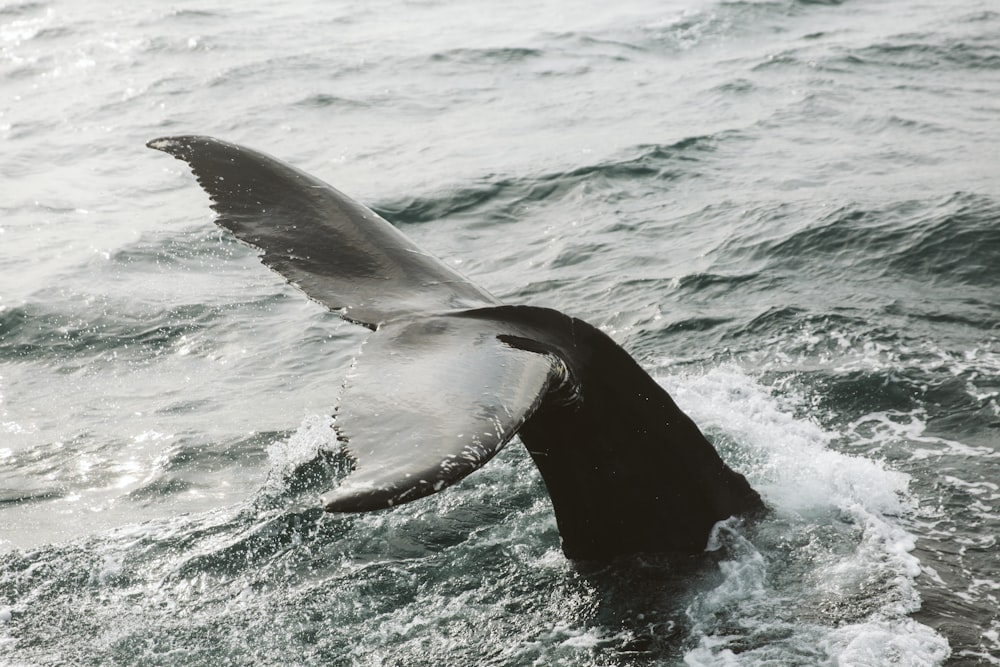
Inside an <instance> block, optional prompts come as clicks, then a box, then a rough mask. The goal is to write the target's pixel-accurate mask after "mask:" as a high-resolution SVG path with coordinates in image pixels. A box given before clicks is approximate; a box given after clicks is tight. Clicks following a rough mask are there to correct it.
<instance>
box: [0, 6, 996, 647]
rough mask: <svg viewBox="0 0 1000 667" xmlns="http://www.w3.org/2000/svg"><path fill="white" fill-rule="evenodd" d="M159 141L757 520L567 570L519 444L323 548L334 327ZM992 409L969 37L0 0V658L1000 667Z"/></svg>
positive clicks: (986, 38) (986, 122)
mask: <svg viewBox="0 0 1000 667" xmlns="http://www.w3.org/2000/svg"><path fill="white" fill-rule="evenodd" d="M181 133H198V134H208V135H213V136H217V137H220V138H223V139H227V140H230V141H234V142H237V143H243V144H246V145H249V146H252V147H255V148H258V149H260V150H264V151H266V152H268V153H271V154H273V155H275V156H277V157H279V158H281V159H283V160H286V161H288V162H290V163H292V164H294V165H296V166H298V167H300V168H302V169H304V170H306V171H308V172H310V173H313V174H315V175H316V176H318V177H320V178H322V179H324V180H326V181H328V182H329V183H331V184H333V185H334V186H336V187H337V188H339V189H341V190H342V191H344V192H346V193H348V194H350V195H351V196H353V197H355V198H357V199H358V200H360V201H362V202H365V203H367V204H368V205H370V206H372V207H373V208H375V209H376V210H377V211H378V212H380V213H381V214H382V215H383V216H384V217H386V218H387V219H389V220H390V221H392V222H393V223H394V224H396V225H397V226H398V227H399V228H400V229H401V230H403V231H404V233H406V234H407V235H409V236H410V237H412V238H413V239H414V240H416V242H417V243H419V244H420V245H421V246H422V247H424V248H426V249H427V250H428V251H430V252H432V253H434V254H435V255H437V256H438V257H440V258H442V259H443V260H444V261H446V262H447V263H448V264H449V265H451V266H454V267H455V268H457V269H458V270H459V271H461V272H462V273H464V274H465V275H467V276H469V277H470V278H471V279H473V280H474V281H476V282H477V283H478V284H480V285H482V286H483V287H485V288H486V289H488V290H489V291H491V292H492V293H493V294H496V295H497V296H498V297H500V298H502V299H503V300H505V301H508V302H512V303H527V304H532V305H539V306H549V307H553V308H557V309H559V310H562V311H564V312H567V313H569V314H572V315H575V316H577V317H581V318H583V319H585V320H587V321H589V322H591V323H593V324H594V325H596V326H599V327H600V328H601V329H603V330H604V331H606V332H607V333H608V334H609V335H611V336H612V337H613V338H615V339H616V340H617V341H618V342H619V343H620V344H622V345H623V346H624V347H625V348H626V349H628V350H629V351H630V352H631V353H632V354H633V355H634V356H635V357H636V359H637V360H638V361H639V362H640V363H641V364H642V365H643V366H644V367H645V368H646V369H647V370H648V371H649V372H650V373H651V374H652V375H653V376H654V377H655V378H656V379H657V380H658V381H659V382H660V383H661V384H662V385H663V386H664V387H665V388H666V389H667V390H668V391H669V392H670V393H671V394H672V395H673V396H674V398H675V399H676V400H677V402H678V403H679V404H680V405H681V407H682V408H683V409H684V410H686V411H687V412H688V413H689V414H690V415H691V416H692V417H693V418H694V419H695V421H696V422H697V423H698V424H699V425H700V426H701V427H702V429H703V430H704V431H705V432H706V433H707V434H708V435H709V436H710V438H711V439H712V440H713V441H714V442H715V443H716V445H717V446H718V448H719V450H720V452H721V453H722V455H723V457H724V458H725V459H726V461H727V462H729V464H730V465H731V466H732V467H734V468H735V469H737V470H738V471H740V472H742V473H744V474H745V475H746V476H747V477H748V479H749V480H750V481H751V483H752V484H753V485H754V486H755V487H756V488H757V489H758V490H759V491H760V492H761V494H762V495H763V497H764V498H765V500H766V502H767V504H768V506H769V507H770V509H771V512H770V514H769V515H768V516H767V517H766V518H765V519H764V520H762V521H760V522H758V523H756V524H753V525H748V524H743V523H740V522H738V521H731V522H728V523H725V524H722V525H720V526H719V528H718V531H717V533H716V535H715V537H714V538H713V540H712V543H711V545H710V549H711V550H710V551H709V552H707V553H706V554H704V555H703V556H698V557H696V558H693V559H690V560H689V561H678V560H676V559H670V560H669V562H663V561H661V559H654V558H640V559H632V560H627V561H624V562H621V563H617V564H615V565H613V566H610V567H608V568H606V569H604V570H598V571H589V570H584V569H581V568H578V567H576V566H575V565H574V564H573V563H572V562H570V561H567V560H566V559H565V558H564V556H563V555H562V552H561V551H560V548H559V535H558V532H557V530H556V525H555V521H554V518H553V515H552V510H551V507H550V504H549V500H548V497H547V495H546V493H545V491H544V487H543V484H542V481H541V479H540V477H539V475H538V473H537V471H536V470H535V468H534V466H533V465H532V463H531V461H530V459H529V457H528V455H527V453H526V452H525V451H524V448H523V447H522V446H521V445H520V444H519V442H518V441H516V440H515V441H514V442H513V443H511V445H510V446H508V447H507V449H505V450H504V451H503V452H502V453H501V454H500V455H499V456H498V457H497V458H496V459H494V460H493V461H492V462H490V463H489V464H488V465H487V466H486V467H485V468H483V469H482V470H481V471H479V472H477V473H475V474H473V475H471V476H470V477H468V478H467V479H466V480H464V481H463V482H462V483H460V484H459V485H457V486H454V487H452V488H450V489H448V490H446V491H445V492H443V493H440V494H437V495H436V496H433V497H430V498H427V499H424V500H421V501H419V502H415V503H412V504H409V505H405V506H402V507H399V508H397V509H395V510H393V511H387V512H380V513H373V514H367V515H352V516H334V515H326V514H324V513H322V512H321V511H320V510H319V507H320V505H319V498H320V496H322V495H323V494H324V493H325V492H327V491H329V490H330V489H331V488H333V487H334V486H335V485H336V484H337V483H338V482H339V480H340V479H341V478H342V477H343V476H344V474H345V468H346V462H345V461H344V459H343V455H342V454H340V453H339V447H338V444H337V441H336V439H335V437H334V432H333V429H332V428H331V426H332V424H333V418H332V417H331V415H332V414H333V412H334V407H335V405H336V402H337V398H338V395H339V392H340V387H341V385H342V382H343V378H344V376H345V374H346V373H347V372H348V370H349V368H350V365H351V362H352V359H353V357H354V355H355V354H356V353H357V351H358V350H359V348H360V346H361V344H362V342H363V341H364V339H365V337H366V335H367V332H366V330H364V329H362V328H360V327H355V326H352V325H350V324H348V323H345V322H342V321H341V320H340V319H339V318H338V317H337V316H336V315H335V314H333V313H330V312H327V311H326V310H324V309H323V308H322V307H321V306H319V305H318V304H316V303H314V302H311V301H309V300H308V299H306V298H305V297H304V296H303V295H302V294H301V293H300V292H298V291H297V290H296V289H295V288H293V287H291V286H288V285H287V284H285V283H284V281H283V280H282V279H281V278H280V277H279V276H278V275H276V274H274V273H272V272H270V271H269V270H267V269H266V268H265V267H263V266H262V265H261V264H260V263H259V262H258V261H257V259H256V256H255V253H254V252H253V251H252V250H251V249H249V248H246V247H244V246H242V245H240V244H239V243H237V242H236V241H235V239H234V238H232V237H231V236H230V235H229V234H227V233H223V232H221V231H220V230H219V229H218V228H217V227H216V226H215V225H214V224H213V223H212V212H211V211H210V210H209V208H208V199H207V197H206V196H205V195H204V194H203V193H202V191H201V190H200V188H199V187H198V186H197V184H196V183H195V181H194V179H193V178H192V176H191V175H190V173H189V172H188V170H187V168H186V166H185V165H183V164H182V163H180V162H177V161H176V160H172V159H170V158H169V156H166V155H163V154H162V153H158V152H155V151H151V150H148V149H147V148H145V147H144V144H145V142H146V141H148V140H150V139H153V138H155V137H159V136H164V135H171V134H181ZM998 397H1000V5H998V4H997V2H996V0H921V1H919V2H903V1H902V0H867V1H866V0H844V1H843V2H838V1H835V0H828V1H825V2H824V1H819V0H814V1H806V0H770V1H749V0H747V1H720V0H677V1H674V2H667V1H661V2H656V1H653V0H618V1H616V2H610V3H609V2H605V1H600V2H598V1H595V0H576V1H574V2H569V1H561V2H541V3H539V2H535V1H532V2H528V1H527V0H507V1H505V2H492V1H491V2H486V1H483V0H466V1H462V2H458V1H445V0H372V1H369V2H343V1H320V0H290V1H287V2H273V1H268V2H264V1H262V0H246V1H244V2H240V3H232V2H222V1H221V0H198V1H197V2H195V1H192V0H174V1H172V2H158V1H154V0H130V1H128V2H125V1H114V0H90V1H88V2H77V1H76V0H39V1H37V2H30V1H28V2H24V1H15V2H11V1H9V0H0V664H2V665H6V666H27V665H279V664H280V665H371V666H375V665H400V666H414V665H428V666H429V665H497V666H498V665H509V666H522V665H540V666H541V665H567V666H571V665H572V666H576V665H621V666H639V665H691V666H696V665H697V666H701V665H706V666H707V665H726V666H732V665H740V666H742V665H831V666H832V665H845V666H846V665H851V666H853V665H873V666H876V665H879V666H880V665H1000V544H998V537H997V536H998V533H1000V404H998V401H1000V398H998ZM607 418H608V419H611V420H613V419H616V415H607ZM594 492H595V493H600V489H595V491H594ZM665 529H668V527H665Z"/></svg>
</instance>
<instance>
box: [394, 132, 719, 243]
mask: <svg viewBox="0 0 1000 667" xmlns="http://www.w3.org/2000/svg"><path fill="white" fill-rule="evenodd" d="M738 136H739V134H738V133H736V132H721V133H719V134H717V135H706V136H691V137H686V138H684V139H681V140H679V141H675V142H672V143H669V144H643V145H639V146H635V147H633V148H632V149H630V150H629V151H627V152H626V154H625V155H623V156H621V157H618V158H609V159H607V160H605V161H602V162H599V163H594V164H587V165H581V166H578V167H574V168H571V169H567V170H563V171H555V172H548V173H542V174H536V175H533V176H530V177H510V176H499V175H498V176H494V177H491V178H490V179H489V180H484V181H481V182H479V183H474V184H472V185H468V186H464V187H459V188H454V189H450V190H448V191H446V192H444V193H441V194H439V195H437V196H428V197H413V198H408V199H404V200H400V201H396V202H383V203H380V204H377V205H376V206H375V210H376V211H377V212H378V213H379V214H380V215H382V216H384V217H385V218H387V219H388V220H390V221H392V222H393V223H395V224H403V225H405V224H416V223H423V222H432V221H436V220H443V219H446V218H449V217H453V216H457V215H466V214H472V213H475V214H477V220H478V221H479V222H478V223H477V224H478V225H481V226H492V225H495V224H502V223H504V222H510V221H513V220H516V219H517V218H516V217H515V215H514V213H515V212H516V211H517V209H518V207H520V206H526V205H529V204H533V203H538V202H546V201H559V200H560V199H562V198H564V197H566V196H567V195H568V194H569V193H571V192H572V191H574V189H575V188H578V187H580V186H582V185H584V184H586V185H588V186H595V185H596V186H602V185H603V186H608V185H609V184H611V183H622V184H624V183H628V184H632V183H634V182H635V181H637V180H643V179H655V180H657V181H660V182H663V181H670V180H674V179H678V178H682V177H693V176H696V175H697V168H698V164H699V163H700V162H702V161H703V160H704V159H706V158H708V157H709V156H710V155H711V154H712V153H713V152H714V150H715V146H716V144H717V143H720V142H728V141H730V140H733V139H735V138H737V137H738Z"/></svg>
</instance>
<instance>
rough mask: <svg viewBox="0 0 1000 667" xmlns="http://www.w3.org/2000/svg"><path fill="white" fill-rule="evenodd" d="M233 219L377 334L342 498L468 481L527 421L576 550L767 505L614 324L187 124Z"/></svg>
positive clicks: (653, 548)
mask: <svg viewBox="0 0 1000 667" xmlns="http://www.w3.org/2000/svg"><path fill="white" fill-rule="evenodd" d="M148 145H149V146H150V147H151V148H155V149H158V150H161V151H165V152H167V153H169V154H171V155H173V156H174V157H176V158H179V159H181V160H184V161H186V162H187V163H188V164H189V165H190V166H191V169H192V170H193V171H194V174H195V176H196V177H197V179H198V182H199V183H200V184H201V186H202V187H203V188H204V189H205V190H206V191H207V192H208V194H209V196H210V197H211V198H212V208H213V209H214V210H215V211H216V212H217V214H218V217H217V219H216V222H217V223H218V224H219V225H221V226H222V227H224V228H226V229H228V230H230V231H231V232H233V234H235V235H236V237H237V238H238V239H240V240H241V241H244V242H246V243H248V244H250V245H252V246H254V247H256V248H258V249H259V250H260V251H261V260H262V261H263V263H264V264H266V265H267V266H269V267H271V268H272V269H274V270H275V271H277V272H278V273H280V274H281V275H282V276H284V277H285V278H286V279H287V280H289V281H290V282H291V283H292V284H294V285H296V286H297V287H299V288H300V289H301V290H302V291H303V292H305V293H306V294H307V295H308V296H310V297H311V298H313V299H315V300H316V301H318V302H320V303H321V304H323V305H325V306H327V307H328V308H330V309H333V310H336V311H338V312H339V313H340V314H341V315H342V316H343V317H344V318H345V319H347V320H350V321H351V322H355V323H357V324H361V325H364V326H366V327H368V328H370V329H372V330H374V331H375V332H376V334H375V335H373V336H372V337H371V338H370V339H369V340H368V341H367V342H366V344H365V345H364V346H363V350H362V353H361V354H360V355H359V358H358V360H357V363H356V366H355V369H354V371H353V372H352V374H351V375H350V376H349V377H348V379H347V381H346V383H345V388H344V392H343V396H342V398H341V401H340V404H339V406H338V408H337V428H338V434H339V437H340V438H341V440H342V441H343V443H344V446H345V447H346V449H347V451H348V453H349V454H350V455H351V457H352V458H353V459H354V461H355V464H356V465H355V471H354V472H353V473H352V474H351V475H350V476H349V477H348V478H347V479H346V480H345V481H344V483H343V484H342V485H341V486H340V487H338V488H337V489H335V490H334V491H333V493H332V494H331V495H330V496H329V497H328V498H327V501H326V503H327V504H326V509H327V510H329V511H331V512H361V511H368V510H376V509H382V508H386V507H391V506H393V505H396V504H399V503H404V502H409V501H411V500H415V499H417V498H420V497H422V496H426V495H429V494H431V493H434V492H436V491H439V490H441V489H442V488H444V487H446V486H448V485H450V484H454V483H455V482H457V481H459V480H460V479H462V478H463V477H465V476H466V475H468V474H469V473H470V472H472V471H473V470H475V469H477V468H479V467H480V466H482V465H483V464H484V463H486V461H488V460H489V459H490V458H491V457H492V456H493V455H494V454H496V453H497V452H498V451H499V450H500V449H501V448H502V447H503V446H504V445H505V444H506V443H507V442H508V441H510V439H511V438H513V437H514V435H515V434H519V435H520V437H521V441H522V442H523V443H524V444H525V446H526V447H527V449H528V451H529V452H530V453H531V456H532V458H533V459H534V461H535V464H536V465H537V466H538V469H539V470H540V471H541V474H542V478H543V479H544V481H545V485H546V487H547V488H548V492H549V495H550V497H551V499H552V505H553V507H554V509H555V514H556V520H557V523H558V526H559V533H560V535H561V536H562V545H563V551H564V552H565V554H566V555H567V556H568V557H569V558H574V559H582V560H606V559H610V558H614V557H615V556H620V555H627V554H635V553H650V552H656V553H695V552H698V551H701V550H703V549H704V548H705V545H706V542H707V540H708V537H709V533H710V532H711V529H712V526H713V525H714V524H715V523H716V522H717V521H720V520H723V519H726V518H728V517H730V516H733V515H739V514H747V513H753V512H756V511H757V510H759V509H761V508H762V501H761V499H760V496H759V495H758V494H757V492H756V491H754V490H753V489H752V488H751V487H750V485H749V484H748V483H747V481H746V479H745V478H744V477H743V476H742V475H740V474H738V473H736V472H734V471H733V470H732V469H730V468H729V467H728V466H727V465H726V464H725V463H724V462H723V461H722V459H721V458H720V457H719V455H718V453H717V452H716V451H715V449H714V448H713V447H712V445H711V444H710V443H709V442H708V440H706V439H705V437H704V436H703V435H702V433H701V432H700V431H699V430H698V427H697V426H695V424H694V422H692V421H691V419H690V418H688V416H687V415H685V414H684V413H683V412H682V411H681V410H680V409H679V408H678V407H677V405H676V404H675V403H674V401H673V400H672V399H671V398H670V396H669V395H668V394H667V392H666V391H664V390H663V389H662V388H661V387H660V386H659V385H658V384H657V383H656V382H655V381H654V380H653V379H652V378H650V377H649V375H647V374H646V373H645V372H644V371H643V370H642V369H641V368H640V367H639V365H638V364H637V363H636V362H635V361H634V360H633V359H632V358H631V357H630V356H629V355H628V354H627V353H626V352H625V351H624V350H623V349H622V348H621V347H619V346H618V345H617V344H616V343H614V342H613V341H612V340H611V339H610V338H608V337H607V336H606V335H605V334H603V333H602V332H600V331H599V330H597V329H596V328H594V327H592V326H591V325H589V324H587V323H586V322H583V321H581V320H578V319H575V318H572V317H569V316H567V315H563V314H562V313H559V312H557V311H555V310H549V309H545V308H535V307H529V306H509V305H504V304H502V303H501V302H500V301H499V300H498V299H496V298H495V297H493V296H492V295H490V294H489V293H488V292H486V291H485V290H483V289H482V288H480V287H478V286H477V285H475V284H473V283H471V282H470V281H469V280H467V279H466V278H465V277H463V276H461V275H459V274H458V273H456V272H454V271H452V270H451V269H449V268H448V267H447V266H445V265H444V264H442V263H441V262H440V261H438V260H437V259H435V258H434V257H433V256H431V255H429V254H427V253H426V252H424V251H423V250H421V249H420V248H419V247H417V246H416V245H415V244H414V243H412V242H411V241H410V240H409V239H407V238H406V237H405V236H404V235H403V234H402V233H401V232H400V231H398V230H397V229H396V228H395V227H393V226H392V225H390V224H389V223H388V222H386V221H385V220H383V219H382V218H380V217H379V216H378V215H377V214H375V213H374V212H373V211H371V210H370V209H368V208H366V207H364V206H362V205H361V204H358V203H357V202H355V201H353V200H352V199H350V198H349V197H347V196H346V195H344V194H342V193H341V192H339V191H337V190H336V189H334V188H332V187H330V186H329V185H327V184H325V183H323V182H322V181H319V180H317V179H315V178H313V177H312V176H309V175H308V174H306V173H304V172H302V171H299V170H298V169H295V168H294V167H291V166H289V165H287V164H285V163H283V162H281V161H279V160H276V159H274V158H272V157H270V156H268V155H265V154H263V153H260V152H258V151H255V150H252V149H249V148H244V147H242V146H237V145H234V144H230V143H226V142H223V141H220V140H218V139H212V138H209V137H198V136H182V137H169V138H163V139H156V140H153V141H151V142H149V144H148Z"/></svg>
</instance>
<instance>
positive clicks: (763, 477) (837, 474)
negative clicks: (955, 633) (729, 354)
mask: <svg viewBox="0 0 1000 667" xmlns="http://www.w3.org/2000/svg"><path fill="white" fill-rule="evenodd" d="M664 385H665V386H667V387H669V390H670V391H671V393H672V394H673V395H674V397H675V399H676V400H677V402H678V404H679V405H681V407H682V408H683V409H684V410H686V411H687V412H688V413H689V414H690V415H691V416H692V418H694V420H695V421H696V422H697V423H699V424H700V425H701V426H702V427H703V428H705V429H706V430H708V431H709V432H710V433H711V434H712V435H713V436H715V438H716V439H717V440H720V441H721V442H720V444H721V449H722V450H723V452H724V453H726V451H727V447H726V442H725V441H726V440H727V439H729V440H731V441H732V442H731V443H730V444H735V445H736V446H735V447H732V451H733V452H736V453H739V454H740V455H745V458H744V459H741V460H738V461H733V460H731V461H730V463H731V464H732V465H734V467H736V468H737V469H739V470H740V471H741V472H743V473H744V474H746V475H747V477H748V478H749V479H750V481H751V483H752V484H753V485H754V486H755V487H756V488H758V490H760V491H761V493H762V495H763V496H764V498H765V501H766V502H767V503H768V505H769V507H770V508H771V509H772V512H773V514H772V516H771V517H769V518H768V519H765V520H764V521H763V522H762V525H760V526H759V527H758V528H757V529H756V530H755V532H754V531H750V532H748V531H746V530H745V529H741V528H740V527H739V524H736V523H726V524H720V526H719V528H718V529H717V533H716V535H715V537H714V539H713V545H712V546H720V545H725V546H726V549H727V550H726V552H725V553H726V554H727V560H725V561H723V562H722V563H721V565H720V567H721V571H722V574H723V576H724V578H723V581H722V583H721V584H719V585H718V586H717V587H716V588H715V589H713V590H711V591H708V592H706V593H703V594H700V595H699V596H698V597H697V599H696V600H695V601H694V602H693V603H692V605H691V606H690V607H689V609H688V615H689V617H690V618H691V621H692V623H693V625H694V632H693V636H694V637H697V638H698V640H699V641H698V645H697V646H696V647H695V648H694V649H693V650H691V651H690V652H689V653H688V654H687V655H686V656H685V662H686V663H687V664H689V665H757V664H768V662H769V661H773V660H775V659H776V658H777V656H784V658H782V659H784V660H787V659H788V657H789V656H796V655H797V656H810V657H809V658H808V660H815V661H816V662H818V663H822V664H852V665H853V664H870V665H881V664H901V663H900V662H899V656H901V655H903V656H906V660H908V661H909V662H908V663H907V664H915V665H934V664H939V663H940V662H941V661H942V660H944V659H945V658H946V657H947V656H948V654H949V648H948V644H947V642H946V641H945V640H944V638H942V637H941V636H940V635H938V634H937V633H936V632H934V631H933V630H932V629H930V628H928V627H926V626H924V625H921V624H920V623H918V622H916V621H915V620H913V619H912V618H910V616H909V615H910V614H911V613H912V612H914V611H916V610H917V609H918V608H919V605H920V600H919V596H918V594H917V591H916V587H915V584H914V581H915V579H916V577H917V576H919V575H920V573H921V568H920V563H919V561H918V560H917V559H916V558H915V557H914V556H913V555H912V553H911V552H912V550H913V548H914V539H913V537H912V536H911V535H910V534H909V533H907V532H906V531H905V530H904V529H903V528H902V527H901V526H900V525H899V524H898V520H897V519H896V517H898V516H899V515H901V514H904V513H906V512H909V511H911V510H912V507H913V503H912V501H911V499H910V497H909V495H908V491H907V486H908V482H909V478H908V476H907V475H905V474H904V473H902V472H899V471H895V470H892V469H891V468H889V467H887V466H886V464H884V463H882V462H879V461H873V460H870V459H867V458H863V457H856V456H850V455H847V454H843V453H840V452H837V451H835V450H834V449H832V448H831V446H830V444H831V442H833V441H834V439H835V438H837V437H838V436H839V434H834V433H829V432H827V431H825V430H824V429H823V428H822V427H821V426H820V425H819V424H818V423H816V422H814V421H813V420H811V419H809V418H808V417H802V416H797V415H796V414H794V412H793V410H794V407H795V400H796V399H795V397H784V398H782V397H776V396H775V395H773V394H772V392H771V391H770V390H768V389H767V388H765V387H763V386H762V385H760V384H759V383H757V382H756V381H754V380H753V379H752V378H751V377H749V376H748V375H747V374H746V373H744V372H743V371H741V370H740V369H738V368H735V367H719V368H715V369H712V370H710V371H708V372H707V373H705V374H704V375H698V376H687V377H680V378H667V379H665V381H664ZM755 542H759V543H760V544H757V543H755ZM783 542H785V543H788V544H791V545H797V544H801V545H802V546H800V547H798V548H794V547H793V548H791V549H787V552H786V553H783V552H782V548H781V545H782V543H783ZM790 575H791V576H790ZM733 609H739V610H740V611H739V615H740V618H739V619H734V618H732V614H733V613H734V612H733V611H732V610H733ZM734 626H735V627H738V628H740V631H739V632H734V630H733V627H734ZM792 627H794V628H795V632H794V633H788V632H782V628H792ZM737 647H738V648H737ZM803 659H805V658H803Z"/></svg>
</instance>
